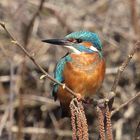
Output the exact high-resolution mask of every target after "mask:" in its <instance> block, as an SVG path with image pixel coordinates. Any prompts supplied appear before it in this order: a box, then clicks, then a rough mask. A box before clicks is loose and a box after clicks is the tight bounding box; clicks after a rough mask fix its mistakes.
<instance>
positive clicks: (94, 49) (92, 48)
mask: <svg viewBox="0 0 140 140" xmlns="http://www.w3.org/2000/svg"><path fill="white" fill-rule="evenodd" d="M89 48H90V49H91V50H93V51H94V52H99V51H98V49H97V48H95V47H94V46H90V47H89Z"/></svg>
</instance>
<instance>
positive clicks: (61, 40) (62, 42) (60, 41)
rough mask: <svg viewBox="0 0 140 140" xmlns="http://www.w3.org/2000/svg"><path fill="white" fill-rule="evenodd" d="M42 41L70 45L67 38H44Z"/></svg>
mask: <svg viewBox="0 0 140 140" xmlns="http://www.w3.org/2000/svg"><path fill="white" fill-rule="evenodd" d="M42 42H45V43H50V44H54V45H64V46H65V45H69V43H70V42H69V41H68V40H66V39H45V40H42Z"/></svg>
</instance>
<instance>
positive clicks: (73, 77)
mask: <svg viewBox="0 0 140 140" xmlns="http://www.w3.org/2000/svg"><path fill="white" fill-rule="evenodd" d="M71 57H72V60H73V61H72V62H67V64H66V65H65V67H64V73H63V76H64V83H65V84H66V85H67V86H68V87H69V88H70V89H72V90H73V91H74V92H76V93H80V94H81V95H82V97H92V96H93V95H94V94H95V93H96V91H97V90H98V88H99V87H100V86H101V84H102V82H103V79H104V75H105V61H104V59H103V58H101V57H100V56H99V54H98V53H93V54H91V53H82V54H80V55H76V54H71ZM57 96H58V98H59V100H60V102H61V104H64V105H66V106H69V103H70V101H71V95H70V94H69V93H67V91H66V90H64V89H62V88H61V87H59V89H58V93H57Z"/></svg>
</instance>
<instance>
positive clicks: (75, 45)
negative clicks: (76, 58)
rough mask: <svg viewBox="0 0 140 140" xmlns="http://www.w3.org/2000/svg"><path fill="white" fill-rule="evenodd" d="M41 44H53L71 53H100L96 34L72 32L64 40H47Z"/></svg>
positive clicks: (99, 44)
mask: <svg viewBox="0 0 140 140" xmlns="http://www.w3.org/2000/svg"><path fill="white" fill-rule="evenodd" d="M43 42H46V43H50V44H55V45H63V46H65V47H66V48H68V49H69V50H71V52H72V53H77V54H79V53H81V52H87V53H92V52H99V53H101V52H102V43H101V41H100V39H99V37H98V35H97V34H96V33H93V32H89V31H79V32H72V33H71V34H68V35H67V36H65V38H64V39H47V40H43Z"/></svg>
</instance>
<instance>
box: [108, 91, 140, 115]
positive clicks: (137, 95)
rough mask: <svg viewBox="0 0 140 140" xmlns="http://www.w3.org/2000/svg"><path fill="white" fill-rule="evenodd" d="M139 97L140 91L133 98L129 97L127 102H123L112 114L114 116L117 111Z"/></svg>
mask: <svg viewBox="0 0 140 140" xmlns="http://www.w3.org/2000/svg"><path fill="white" fill-rule="evenodd" d="M138 97H140V92H138V93H137V94H136V95H135V96H134V97H132V98H131V99H129V100H128V101H127V102H125V103H123V104H122V105H121V106H119V107H118V108H117V109H115V110H113V111H112V113H111V116H113V115H114V114H115V113H117V112H118V111H120V110H121V109H122V108H124V107H125V106H127V105H128V104H130V103H132V102H133V101H135V100H136V99H137V98H138Z"/></svg>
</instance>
